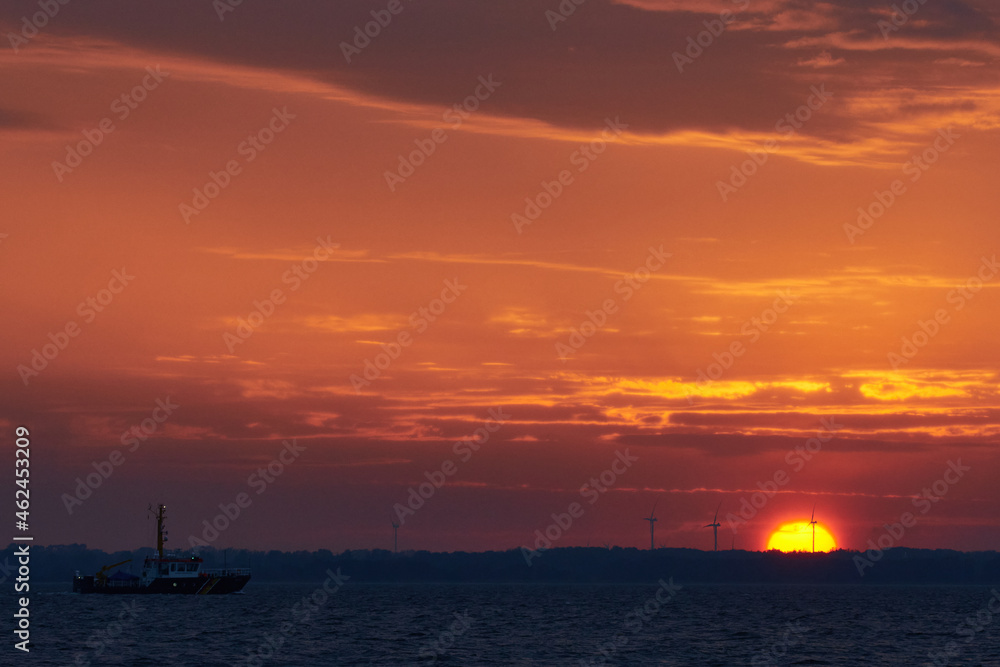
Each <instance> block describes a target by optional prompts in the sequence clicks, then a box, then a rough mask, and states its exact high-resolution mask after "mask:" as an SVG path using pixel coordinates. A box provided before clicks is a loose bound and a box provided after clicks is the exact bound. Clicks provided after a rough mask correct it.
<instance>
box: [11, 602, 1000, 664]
mask: <svg viewBox="0 0 1000 667" xmlns="http://www.w3.org/2000/svg"><path fill="white" fill-rule="evenodd" d="M320 583H322V582H320ZM676 583H680V584H681V585H682V586H683V582H676ZM68 589H69V584H68V583H67V584H66V585H65V586H61V585H60V586H56V585H40V586H34V587H33V591H32V602H31V607H30V609H31V618H32V642H33V645H32V652H31V656H30V658H28V656H23V655H20V654H19V653H20V652H18V651H16V650H13V648H12V646H11V644H13V640H12V639H11V637H12V635H11V634H10V633H9V631H8V633H6V636H7V640H8V642H9V645H8V646H5V647H4V648H3V651H2V653H0V663H3V664H24V665H27V664H34V665H74V664H79V665H86V664H93V665H197V666H206V667H209V666H214V665H427V664H435V663H440V664H443V665H580V664H581V660H583V661H588V660H593V662H592V663H587V664H613V665H851V666H856V665H931V664H935V663H934V662H933V661H932V659H931V658H930V657H929V654H932V653H933V654H938V655H940V659H939V661H938V664H950V665H1000V627H997V626H1000V615H998V616H997V618H996V619H994V618H993V616H994V615H993V614H992V613H991V612H990V611H989V606H988V605H989V603H990V598H991V596H992V593H991V591H990V589H988V588H978V587H878V588H875V587H872V588H862V587H844V586H837V587H834V586H810V587H803V586H766V587H765V586H759V587H758V586H683V587H682V588H680V589H679V590H673V591H670V592H668V590H667V589H665V588H661V589H660V593H659V598H658V597H657V590H658V586H657V585H656V584H655V583H653V584H651V585H649V586H627V585H565V586H559V585H510V584H505V585H480V584H477V585H428V584H414V585H372V584H353V583H350V582H348V583H346V584H344V586H343V587H342V588H341V589H340V590H339V591H337V592H336V593H334V594H332V595H327V596H326V598H327V599H325V600H323V599H322V598H323V596H322V595H319V594H316V595H315V597H314V600H313V602H311V603H308V605H309V606H308V608H307V607H306V606H305V605H303V603H302V601H303V597H304V596H306V597H307V596H310V595H313V594H314V593H316V592H317V591H319V590H322V589H319V588H317V587H316V586H309V585H298V584H295V585H291V584H289V585H279V584H257V583H254V582H251V583H250V585H248V586H247V588H246V590H245V593H244V594H241V595H230V596H209V597H198V596H98V595H75V594H72V593H70V592H68ZM2 601H3V603H4V610H5V611H4V613H5V615H6V614H7V611H6V610H8V609H9V610H11V611H13V609H14V607H13V600H12V599H11V596H10V595H9V594H4V595H3V598H2ZM664 601H665V602H664ZM993 604H994V606H995V608H1000V602H994V603H993ZM296 605H298V606H296ZM306 614H308V617H306ZM7 618H8V619H9V618H10V617H9V616H7ZM283 624H284V625H283ZM8 628H10V621H8ZM949 644H951V646H952V648H951V651H952V654H953V657H951V658H950V659H949V658H947V657H945V655H944V654H943V653H942V652H943V651H946V650H948V648H949ZM274 645H277V647H276V648H274ZM11 658H13V659H11ZM19 658H28V659H24V660H22V659H19ZM15 659H16V660H15Z"/></svg>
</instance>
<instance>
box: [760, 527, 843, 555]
mask: <svg viewBox="0 0 1000 667" xmlns="http://www.w3.org/2000/svg"><path fill="white" fill-rule="evenodd" d="M812 540H813V531H812V525H810V523H809V522H808V521H790V522H788V523H783V524H781V525H780V526H778V527H777V528H776V529H775V531H774V532H773V533H771V537H770V538H769V539H768V541H767V548H768V549H769V550H770V549H777V550H778V551H785V552H789V551H812V550H813V541H812ZM836 548H837V541H836V540H835V539H834V538H833V534H832V533H831V532H830V531H829V530H827V528H826V526H824V525H823V524H822V523H817V524H816V551H833V550H834V549H836Z"/></svg>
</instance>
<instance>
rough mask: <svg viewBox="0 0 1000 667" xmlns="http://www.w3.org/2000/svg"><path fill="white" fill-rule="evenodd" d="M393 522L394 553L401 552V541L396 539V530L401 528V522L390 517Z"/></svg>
mask: <svg viewBox="0 0 1000 667" xmlns="http://www.w3.org/2000/svg"><path fill="white" fill-rule="evenodd" d="M389 521H391V522H392V553H394V554H395V553H399V542H398V541H397V540H396V532H397V531H398V530H399V524H398V523H396V520H395V519H389Z"/></svg>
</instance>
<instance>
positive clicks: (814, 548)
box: [809, 503, 816, 553]
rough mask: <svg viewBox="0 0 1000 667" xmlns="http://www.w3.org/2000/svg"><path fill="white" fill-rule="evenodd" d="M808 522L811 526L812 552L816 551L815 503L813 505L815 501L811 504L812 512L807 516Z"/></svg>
mask: <svg viewBox="0 0 1000 667" xmlns="http://www.w3.org/2000/svg"><path fill="white" fill-rule="evenodd" d="M809 523H810V524H811V525H812V527H813V553H816V505H815V503H814V504H813V513H812V516H811V517H809Z"/></svg>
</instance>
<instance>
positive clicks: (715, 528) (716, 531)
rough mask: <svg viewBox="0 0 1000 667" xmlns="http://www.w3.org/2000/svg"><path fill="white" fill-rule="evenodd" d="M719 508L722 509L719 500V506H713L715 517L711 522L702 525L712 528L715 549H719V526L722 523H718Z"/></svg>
mask: <svg viewBox="0 0 1000 667" xmlns="http://www.w3.org/2000/svg"><path fill="white" fill-rule="evenodd" d="M720 509H722V503H721V502H720V503H719V506H718V507H716V508H715V518H714V519H712V523H708V524H705V525H704V526H702V528H711V529H712V535H713V536H714V537H715V551H718V550H719V526H721V525H722V524H721V523H719V510H720Z"/></svg>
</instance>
